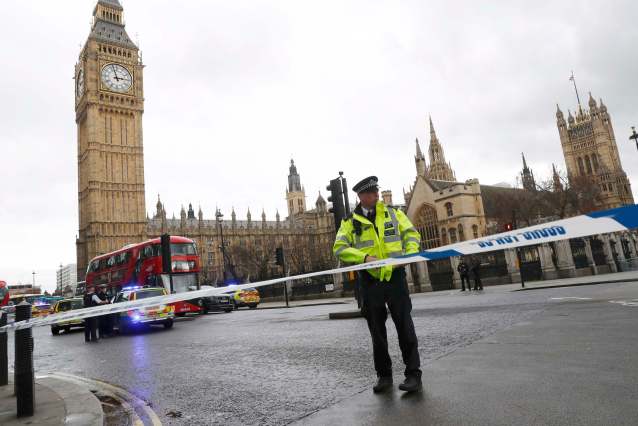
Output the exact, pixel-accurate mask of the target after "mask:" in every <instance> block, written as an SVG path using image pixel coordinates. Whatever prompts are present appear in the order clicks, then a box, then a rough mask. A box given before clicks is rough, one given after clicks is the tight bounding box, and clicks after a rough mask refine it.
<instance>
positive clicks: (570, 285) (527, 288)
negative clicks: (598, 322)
mask: <svg viewBox="0 0 638 426" xmlns="http://www.w3.org/2000/svg"><path fill="white" fill-rule="evenodd" d="M627 282H636V280H635V279H633V280H631V279H630V280H627V279H624V280H605V281H594V282H589V283H573V284H558V285H546V286H539V287H525V288H518V289H516V290H511V291H531V290H546V289H549V288H564V287H582V286H586V285H598V284H614V283H627Z"/></svg>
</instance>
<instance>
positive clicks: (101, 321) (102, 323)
mask: <svg viewBox="0 0 638 426" xmlns="http://www.w3.org/2000/svg"><path fill="white" fill-rule="evenodd" d="M106 287H107V285H106V284H101V285H100V287H99V291H98V293H97V295H96V296H97V297H98V299H100V302H99V303H98V304H99V305H106V304H108V303H110V302H109V297H108V295H107V294H106ZM97 321H98V329H99V330H100V338H103V337H107V336H111V335H112V334H113V324H112V322H111V315H100V316H99V317H98V318H97Z"/></svg>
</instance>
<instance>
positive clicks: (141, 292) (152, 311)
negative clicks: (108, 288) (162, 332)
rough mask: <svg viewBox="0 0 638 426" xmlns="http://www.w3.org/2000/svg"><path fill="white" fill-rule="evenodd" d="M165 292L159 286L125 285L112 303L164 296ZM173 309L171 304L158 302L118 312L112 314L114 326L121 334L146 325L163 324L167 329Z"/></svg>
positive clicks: (173, 313) (171, 318) (171, 320)
mask: <svg viewBox="0 0 638 426" xmlns="http://www.w3.org/2000/svg"><path fill="white" fill-rule="evenodd" d="M167 294H168V293H167V292H166V290H165V289H164V288H161V287H148V288H144V287H128V288H126V287H125V288H124V289H123V290H122V291H121V292H119V293H118V294H117V296H115V301H114V303H121V302H130V301H133V300H141V299H147V298H150V297H156V296H166V295H167ZM174 309H175V308H174V307H173V306H172V305H162V304H159V305H156V306H149V307H146V308H137V309H131V310H128V311H126V312H120V313H119V314H114V316H115V324H114V326H115V327H117V329H118V330H119V332H120V333H121V334H124V333H126V332H127V331H130V330H135V329H139V328H141V327H143V326H147V325H163V326H164V328H166V329H169V328H171V327H173V319H174V318H175V311H174Z"/></svg>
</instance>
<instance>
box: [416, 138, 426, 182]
mask: <svg viewBox="0 0 638 426" xmlns="http://www.w3.org/2000/svg"><path fill="white" fill-rule="evenodd" d="M414 163H415V165H416V175H417V176H425V172H426V170H427V167H428V165H427V163H426V162H425V155H423V151H421V145H420V144H419V139H418V138H417V139H416V155H415V156H414Z"/></svg>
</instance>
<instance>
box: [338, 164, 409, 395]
mask: <svg viewBox="0 0 638 426" xmlns="http://www.w3.org/2000/svg"><path fill="white" fill-rule="evenodd" d="M353 190H354V191H355V192H356V193H357V195H358V197H359V203H358V204H357V206H356V207H355V209H354V212H353V213H352V214H351V215H350V216H349V217H347V218H346V219H344V220H343V221H342V222H341V226H340V227H339V231H338V232H337V237H336V240H335V243H334V247H333V252H334V254H335V256H336V257H338V258H339V259H340V260H342V261H343V262H346V263H351V264H352V263H353V264H361V263H367V262H374V261H376V260H378V259H386V258H389V257H396V256H401V255H403V254H411V253H417V252H418V251H419V248H420V235H419V233H418V232H417V231H416V229H415V228H414V226H413V225H412V223H410V220H409V219H408V218H407V216H406V215H405V213H403V212H402V211H401V210H398V209H394V208H392V207H390V206H386V205H385V204H383V203H382V202H381V201H379V187H378V179H377V177H376V176H370V177H368V178H366V179H363V180H362V181H361V182H359V183H357V184H356V185H355V186H354V187H353ZM357 275H358V282H359V285H360V292H361V300H362V308H361V313H362V315H363V316H364V317H365V319H366V321H367V323H368V329H369V330H370V336H371V337H372V348H373V357H374V368H375V370H376V372H377V383H376V384H375V385H374V387H373V391H374V392H375V393H378V392H383V391H386V390H388V389H390V388H392V361H391V359H390V355H389V354H388V337H387V332H386V327H385V323H386V319H387V317H388V314H387V310H386V304H387V306H388V308H389V310H390V315H391V317H392V321H393V322H394V325H395V327H396V329H397V334H398V337H399V347H400V348H401V354H402V356H403V362H404V364H405V371H404V374H405V381H404V382H403V383H401V384H400V385H399V389H401V390H402V391H406V392H415V391H418V390H420V389H421V387H422V384H421V369H420V366H421V362H420V359H419V350H418V341H417V337H416V333H415V331H414V323H413V322H412V316H411V314H410V312H411V311H412V302H411V301H410V293H409V291H408V284H407V281H406V275H405V268H404V267H402V266H401V267H393V266H390V265H386V266H382V267H379V268H373V269H368V270H365V271H361V272H359V273H358V274H357Z"/></svg>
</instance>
